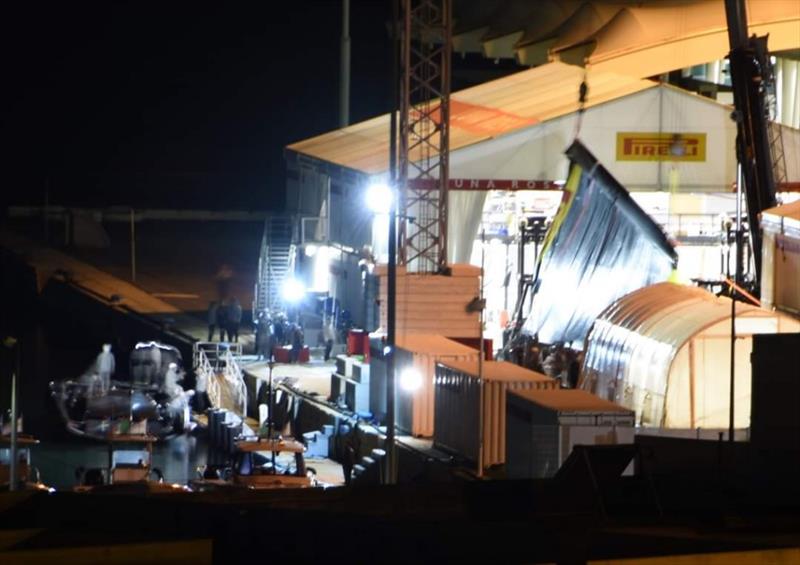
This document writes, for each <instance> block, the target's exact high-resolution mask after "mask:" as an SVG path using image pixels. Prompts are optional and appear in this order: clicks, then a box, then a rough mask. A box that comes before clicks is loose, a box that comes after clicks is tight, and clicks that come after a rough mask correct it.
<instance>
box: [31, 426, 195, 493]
mask: <svg viewBox="0 0 800 565" xmlns="http://www.w3.org/2000/svg"><path fill="white" fill-rule="evenodd" d="M207 456H208V449H207V445H206V441H205V438H202V437H195V436H191V435H183V436H178V437H175V438H172V439H170V440H169V441H163V442H160V443H156V444H154V445H153V465H154V466H155V467H157V468H159V469H161V471H162V472H163V473H164V481H165V482H168V483H179V484H186V483H187V482H188V481H189V480H190V479H194V478H196V477H197V467H199V466H203V465H205V464H206V460H207ZM31 463H32V465H33V466H34V467H37V468H38V469H39V471H40V472H41V474H42V482H44V483H45V484H47V485H48V486H51V487H53V488H55V489H57V490H59V489H61V490H64V489H71V488H72V487H73V486H75V485H76V484H77V479H76V478H75V471H76V470H77V469H78V468H79V467H83V468H85V469H90V468H93V467H96V468H102V469H105V468H107V466H108V446H107V445H106V444H103V443H100V442H90V441H87V440H81V439H78V438H76V439H66V440H62V441H57V442H54V441H43V442H42V443H40V444H39V445H36V446H34V447H33V448H32V451H31Z"/></svg>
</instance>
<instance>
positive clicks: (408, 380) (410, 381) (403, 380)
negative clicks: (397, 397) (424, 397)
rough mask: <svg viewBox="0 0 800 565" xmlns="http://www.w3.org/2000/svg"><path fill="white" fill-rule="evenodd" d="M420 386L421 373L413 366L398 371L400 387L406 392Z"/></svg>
mask: <svg viewBox="0 0 800 565" xmlns="http://www.w3.org/2000/svg"><path fill="white" fill-rule="evenodd" d="M421 386H422V374H421V373H420V372H419V371H418V370H417V369H415V368H414V367H408V368H407V369H403V372H402V373H400V388H401V389H403V390H404V391H406V392H414V391H415V390H417V389H418V388H419V387H421Z"/></svg>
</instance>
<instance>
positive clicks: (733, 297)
mask: <svg viewBox="0 0 800 565" xmlns="http://www.w3.org/2000/svg"><path fill="white" fill-rule="evenodd" d="M743 256H744V254H743V253H742V165H741V163H739V166H738V167H737V169H736V271H735V274H734V279H733V282H734V287H733V288H731V385H730V414H729V421H728V441H733V429H734V402H735V398H736V397H735V386H736V288H737V287H738V286H739V285H740V284H741V279H742V258H743Z"/></svg>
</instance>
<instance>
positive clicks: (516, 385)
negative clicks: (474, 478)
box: [433, 361, 558, 469]
mask: <svg viewBox="0 0 800 565" xmlns="http://www.w3.org/2000/svg"><path fill="white" fill-rule="evenodd" d="M557 387H558V383H557V382H556V381H555V379H551V378H550V377H548V376H547V375H543V374H541V373H537V372H535V371H530V370H528V369H525V368H523V367H520V366H519V365H515V364H513V363H508V362H505V361H484V362H483V366H482V367H481V366H480V364H479V363H478V362H477V361H447V362H442V363H439V364H438V365H437V366H436V381H435V389H436V394H435V405H436V410H435V417H434V420H435V424H436V425H435V426H434V432H433V443H434V445H435V446H436V447H440V448H443V449H445V450H446V451H451V452H454V453H456V454H458V455H460V456H461V457H464V458H466V459H468V460H469V461H473V462H475V463H476V464H477V463H478V461H479V460H480V461H481V468H482V469H485V468H488V467H491V466H493V465H502V464H503V463H505V461H506V392H507V391H518V390H534V389H554V388H557ZM481 430H483V431H482V437H483V450H482V453H481Z"/></svg>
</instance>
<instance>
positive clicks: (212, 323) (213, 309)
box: [208, 301, 219, 341]
mask: <svg viewBox="0 0 800 565" xmlns="http://www.w3.org/2000/svg"><path fill="white" fill-rule="evenodd" d="M218 307H219V305H218V304H217V302H216V301H214V302H211V303H209V305H208V341H212V340H213V339H214V330H216V329H217V309H218Z"/></svg>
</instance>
